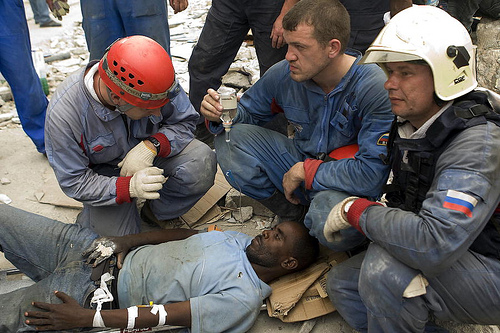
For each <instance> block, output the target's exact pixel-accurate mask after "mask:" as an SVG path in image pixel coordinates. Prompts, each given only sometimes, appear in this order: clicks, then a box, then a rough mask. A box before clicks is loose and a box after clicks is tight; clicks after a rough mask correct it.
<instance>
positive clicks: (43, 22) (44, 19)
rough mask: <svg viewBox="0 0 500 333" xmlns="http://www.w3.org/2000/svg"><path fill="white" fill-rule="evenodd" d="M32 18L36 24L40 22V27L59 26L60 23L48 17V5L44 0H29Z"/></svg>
mask: <svg viewBox="0 0 500 333" xmlns="http://www.w3.org/2000/svg"><path fill="white" fill-rule="evenodd" d="M30 6H31V10H32V11H33V18H34V19H35V23H36V24H40V28H48V27H60V26H61V25H62V24H61V23H59V22H56V21H54V20H52V18H50V15H49V6H48V5H47V2H46V1H45V0H30Z"/></svg>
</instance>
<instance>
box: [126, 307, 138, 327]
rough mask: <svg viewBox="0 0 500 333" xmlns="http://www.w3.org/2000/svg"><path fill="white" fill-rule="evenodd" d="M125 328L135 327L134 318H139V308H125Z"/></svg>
mask: <svg viewBox="0 0 500 333" xmlns="http://www.w3.org/2000/svg"><path fill="white" fill-rule="evenodd" d="M127 315H128V319H127V328H128V329H132V328H134V326H135V318H137V317H138V316H139V308H138V307H137V306H131V307H130V308H127Z"/></svg>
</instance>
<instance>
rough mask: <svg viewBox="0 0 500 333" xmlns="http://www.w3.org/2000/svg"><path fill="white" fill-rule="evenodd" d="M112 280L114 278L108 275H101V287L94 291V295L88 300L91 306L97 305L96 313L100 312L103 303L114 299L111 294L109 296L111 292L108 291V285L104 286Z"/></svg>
mask: <svg viewBox="0 0 500 333" xmlns="http://www.w3.org/2000/svg"><path fill="white" fill-rule="evenodd" d="M113 279H114V277H113V276H112V275H111V274H109V273H104V274H103V275H101V285H100V287H99V288H97V289H96V290H95V291H94V295H93V296H92V299H91V300H90V303H91V304H93V303H95V304H97V307H96V310H97V311H101V308H102V304H103V303H106V302H112V301H113V299H114V297H113V294H111V292H110V291H109V289H108V285H107V284H106V282H108V281H110V280H113Z"/></svg>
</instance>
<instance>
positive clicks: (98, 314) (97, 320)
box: [92, 310, 106, 327]
mask: <svg viewBox="0 0 500 333" xmlns="http://www.w3.org/2000/svg"><path fill="white" fill-rule="evenodd" d="M92 327H106V325H104V321H103V320H102V315H101V310H97V311H96V312H95V314H94V321H93V322H92Z"/></svg>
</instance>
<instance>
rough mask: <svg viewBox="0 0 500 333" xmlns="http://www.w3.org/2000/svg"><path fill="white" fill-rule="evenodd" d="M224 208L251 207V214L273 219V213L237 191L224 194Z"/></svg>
mask: <svg viewBox="0 0 500 333" xmlns="http://www.w3.org/2000/svg"><path fill="white" fill-rule="evenodd" d="M225 205H226V207H228V208H238V207H246V206H252V207H253V213H254V214H255V215H258V216H265V217H274V215H275V214H274V213H273V212H271V211H270V210H269V209H267V208H266V207H265V206H264V205H262V204H261V203H260V202H258V201H257V200H255V199H252V198H250V197H249V196H246V195H244V194H243V193H240V192H239V191H238V190H236V189H234V188H232V189H230V190H229V192H227V194H226V203H225Z"/></svg>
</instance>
